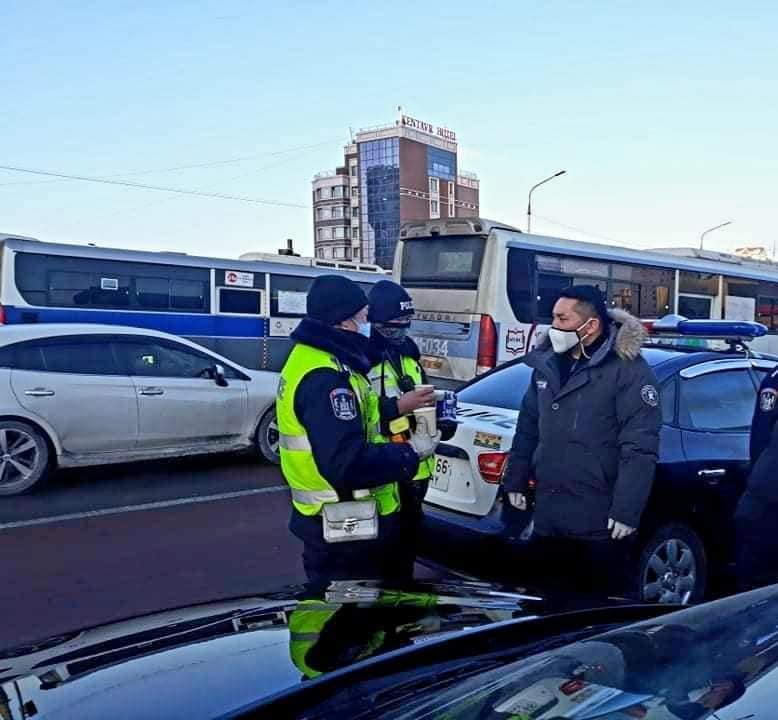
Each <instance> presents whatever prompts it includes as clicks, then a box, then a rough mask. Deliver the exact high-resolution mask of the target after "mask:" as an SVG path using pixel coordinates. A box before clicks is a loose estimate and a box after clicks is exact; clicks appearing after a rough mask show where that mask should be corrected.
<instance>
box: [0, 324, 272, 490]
mask: <svg viewBox="0 0 778 720" xmlns="http://www.w3.org/2000/svg"><path fill="white" fill-rule="evenodd" d="M277 383H278V376H277V374H276V373H271V372H263V371H256V370H247V369H246V368H243V367H240V366H239V365H237V364H235V363H234V362H231V361H230V360H227V359H225V358H223V357H221V356H220V355H217V354H215V353H213V352H211V351H209V350H206V349H205V348H203V347H200V346H199V345H197V344H195V343H193V342H190V341H188V340H184V339H182V338H178V337H175V336H173V335H168V334H166V333H162V332H157V331H154V330H141V329H136V328H128V327H118V326H116V327H115V326H110V325H91V324H88V325H87V324H84V325H69V324H56V325H55V324H51V325H47V324H40V325H34V324H33V325H13V326H6V327H3V328H2V329H0V495H16V494H18V493H21V492H24V491H26V490H29V489H31V488H32V487H35V486H39V485H40V484H41V483H43V482H45V480H46V479H47V478H49V477H50V476H51V474H52V472H53V471H54V469H55V468H58V467H79V466H84V465H102V464H106V463H119V462H122V463H123V462H130V461H135V460H148V459H156V458H166V457H179V456H182V455H195V454H200V453H214V452H232V451H238V450H246V449H251V448H253V449H254V450H256V452H257V453H258V454H259V455H261V456H262V457H264V458H265V459H267V460H269V461H271V462H272V461H277V456H278V430H277V426H276V424H275V395H276V386H277Z"/></svg>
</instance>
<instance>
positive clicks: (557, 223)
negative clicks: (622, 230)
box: [533, 213, 624, 245]
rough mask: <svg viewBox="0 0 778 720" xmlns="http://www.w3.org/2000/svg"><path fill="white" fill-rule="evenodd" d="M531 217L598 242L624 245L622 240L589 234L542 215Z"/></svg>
mask: <svg viewBox="0 0 778 720" xmlns="http://www.w3.org/2000/svg"><path fill="white" fill-rule="evenodd" d="M533 217H536V218H538V219H540V220H544V221H545V222H547V223H550V224H551V225H557V226H558V227H562V228H565V229H566V230H572V231H573V232H577V233H580V234H581V235H586V236H588V237H590V238H598V239H599V240H606V241H607V242H609V243H615V244H616V245H624V241H623V240H614V239H613V238H610V237H608V236H607V235H597V234H595V233H590V232H588V231H587V230H582V229H581V228H577V227H573V226H572V225H565V224H564V223H561V222H557V221H556V220H552V219H551V218H547V217H544V216H543V215H536V214H534V213H533Z"/></svg>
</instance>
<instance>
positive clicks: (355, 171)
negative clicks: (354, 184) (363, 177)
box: [351, 162, 358, 177]
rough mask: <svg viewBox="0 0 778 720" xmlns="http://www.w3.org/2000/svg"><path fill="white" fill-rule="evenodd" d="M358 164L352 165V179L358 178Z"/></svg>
mask: <svg viewBox="0 0 778 720" xmlns="http://www.w3.org/2000/svg"><path fill="white" fill-rule="evenodd" d="M357 172H358V171H357V164H356V163H355V162H353V163H351V177H357Z"/></svg>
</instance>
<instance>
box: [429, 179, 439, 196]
mask: <svg viewBox="0 0 778 720" xmlns="http://www.w3.org/2000/svg"><path fill="white" fill-rule="evenodd" d="M430 192H431V193H439V192H440V180H438V178H436V177H431V178H430Z"/></svg>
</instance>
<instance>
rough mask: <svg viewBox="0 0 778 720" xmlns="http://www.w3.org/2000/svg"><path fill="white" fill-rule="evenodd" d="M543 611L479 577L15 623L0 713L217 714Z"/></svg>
mask: <svg viewBox="0 0 778 720" xmlns="http://www.w3.org/2000/svg"><path fill="white" fill-rule="evenodd" d="M552 612H556V610H553V609H552V607H551V606H550V604H549V602H548V601H547V600H545V599H543V598H539V597H534V596H530V595H526V594H524V593H522V592H521V591H517V590H514V589H513V588H505V587H502V586H497V585H492V584H488V583H480V582H465V581H460V580H449V581H439V582H435V583H417V584H414V585H412V586H407V587H404V588H401V589H398V588H395V587H392V586H386V585H383V584H381V583H378V582H372V581H341V582H336V583H332V584H330V585H329V586H328V587H327V588H326V590H321V589H309V588H306V587H304V586H296V587H288V588H280V589H279V590H277V591H276V592H272V593H267V594H264V595H263V596H252V597H244V598H234V599H230V600H224V601H220V602H214V603H208V604H202V605H193V606H190V607H181V608H177V609H174V610H167V611H164V612H158V613H154V614H151V615H144V616H140V617H136V618H128V619H125V620H122V621H120V622H115V623H108V624H104V625H100V626H96V627H90V628H84V629H74V630H72V631H70V632H63V633H61V634H58V635H57V636H54V637H49V638H45V637H44V638H35V636H34V634H33V632H34V630H33V629H32V628H26V629H24V630H23V632H25V633H26V635H27V636H28V637H33V638H34V640H33V641H32V642H27V643H25V644H24V645H21V646H17V647H12V648H0V718H9V719H10V720H15V719H16V718H24V717H31V716H33V713H32V712H31V709H32V708H34V709H35V710H34V717H35V718H36V719H37V718H41V719H43V718H70V717H78V718H95V719H100V720H102V719H103V718H139V719H142V720H147V719H149V718H165V719H167V718H188V719H194V718H211V717H214V718H215V717H225V716H226V715H227V714H228V713H230V712H239V710H240V709H241V708H242V707H244V706H247V705H250V704H253V703H255V702H257V701H258V700H261V699H264V698H266V697H269V696H271V695H273V694H275V693H278V692H280V691H283V690H287V689H289V688H294V687H298V686H301V685H306V684H310V683H311V682H314V681H315V678H316V677H319V676H322V675H328V674H330V673H332V672H334V671H336V670H339V669H342V668H346V667H348V666H350V665H352V664H353V663H355V662H358V661H359V660H365V659H367V658H370V657H377V656H380V655H382V654H388V653H389V654H390V653H392V652H394V651H397V650H398V649H401V648H408V647H414V646H417V645H421V646H423V645H424V644H426V643H429V642H434V641H436V640H438V639H440V638H444V637H448V636H451V635H452V634H458V633H459V632H460V631H462V630H463V629H466V628H471V629H472V628H476V627H480V626H485V625H493V624H495V623H503V622H505V621H510V620H512V619H514V618H529V617H537V616H538V615H545V614H550V613H552ZM301 631H303V632H302V634H300V632H301ZM4 703H6V704H4ZM22 708H26V710H25V711H22ZM25 712H27V713H28V714H24V713H25ZM276 717H279V718H281V717H284V718H285V717H288V716H287V715H285V714H280V715H277V716H276ZM344 717H349V715H345V716H344Z"/></svg>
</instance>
